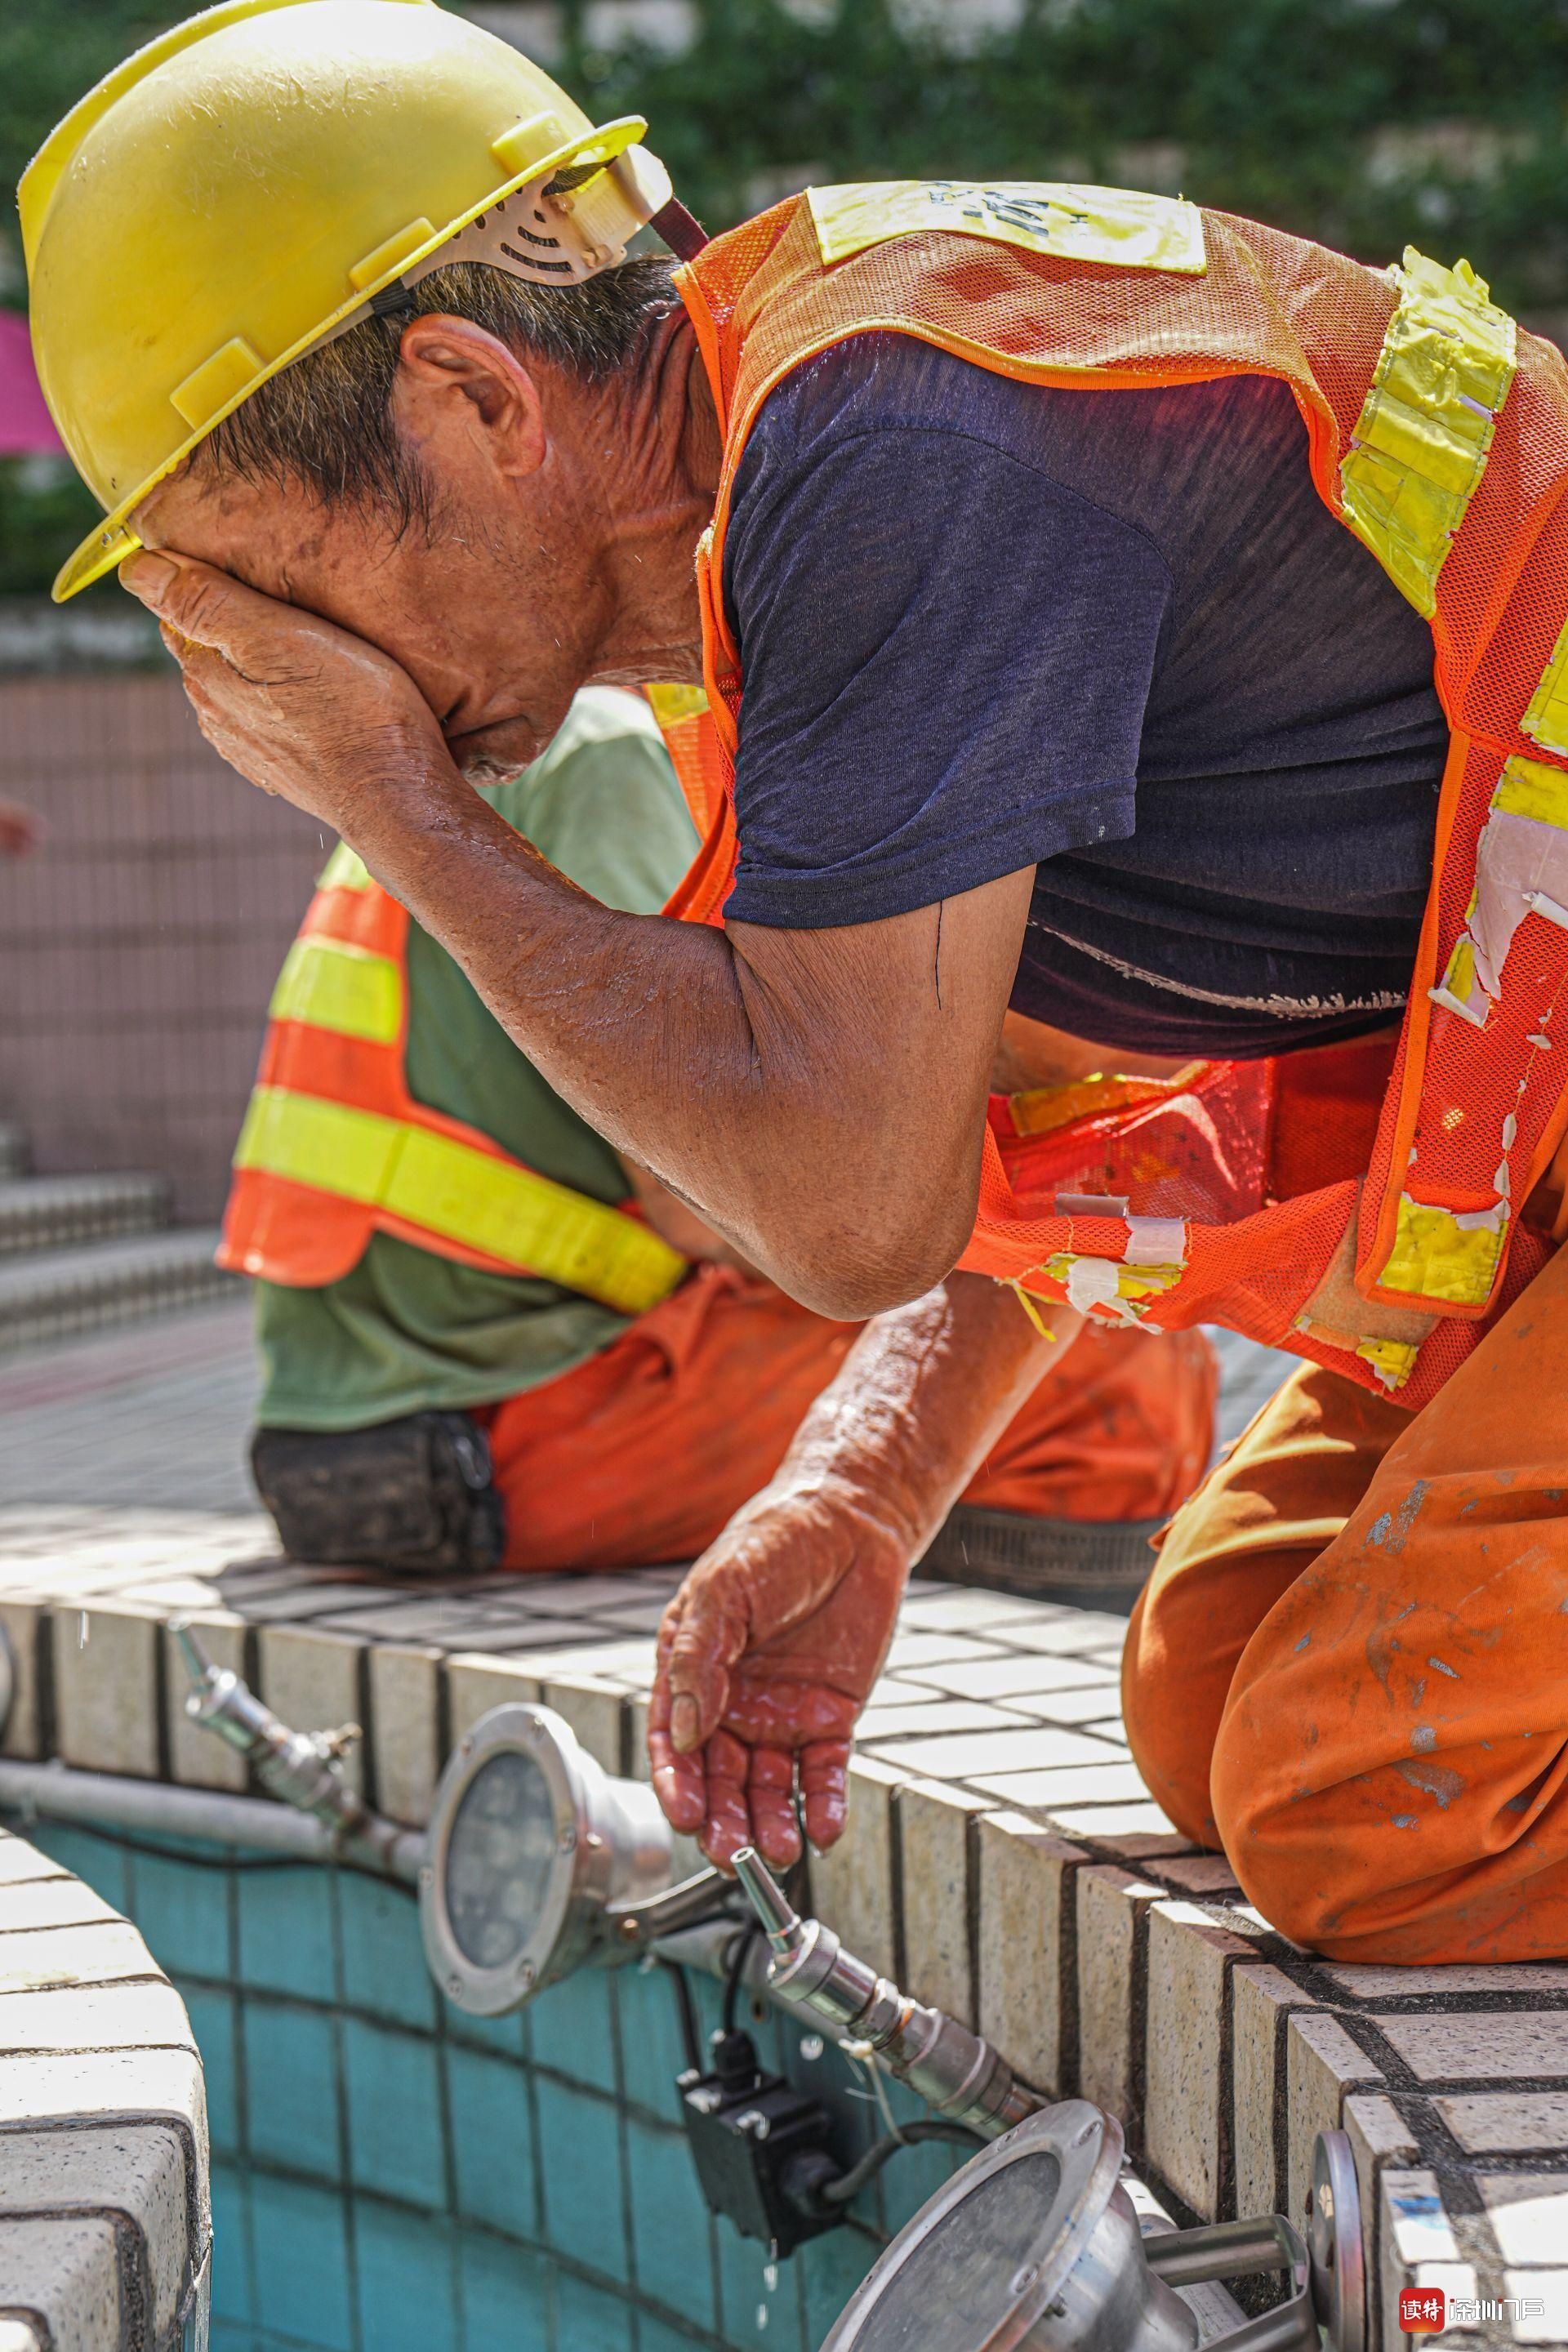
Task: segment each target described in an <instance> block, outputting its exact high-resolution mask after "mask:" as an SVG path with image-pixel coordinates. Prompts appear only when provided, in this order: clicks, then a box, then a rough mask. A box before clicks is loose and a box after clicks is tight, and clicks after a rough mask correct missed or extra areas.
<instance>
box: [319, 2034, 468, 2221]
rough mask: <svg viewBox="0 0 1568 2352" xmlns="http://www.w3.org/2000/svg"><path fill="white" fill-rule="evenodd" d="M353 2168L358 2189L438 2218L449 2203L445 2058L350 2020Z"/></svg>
mask: <svg viewBox="0 0 1568 2352" xmlns="http://www.w3.org/2000/svg"><path fill="white" fill-rule="evenodd" d="M342 2037H343V2071H344V2074H345V2077H346V2081H347V2085H348V2103H349V2165H350V2168H351V2170H352V2172H353V2179H354V2184H355V2186H356V2188H360V2189H375V2190H379V2191H380V2193H381V2195H382V2196H384V2197H396V2198H401V2199H404V2200H405V2201H406V2202H407V2203H409V2204H410V2205H423V2206H425V2207H426V2209H427V2210H432V2211H438V2210H445V2208H446V2203H447V2163H446V2156H445V2152H444V2151H445V2145H446V2143H445V2135H444V2133H443V2130H442V2123H441V2086H440V2063H439V2053H438V2052H437V2046H436V2044H435V2042H426V2041H423V2040H421V2039H419V2038H418V2037H416V2035H414V2034H412V2033H397V2032H391V2031H389V2030H388V2029H387V2028H386V2027H385V2026H381V2025H369V2024H367V2023H366V2022H365V2021H364V2020H363V2018H357V2017H347V2018H344V2020H343V2021H342Z"/></svg>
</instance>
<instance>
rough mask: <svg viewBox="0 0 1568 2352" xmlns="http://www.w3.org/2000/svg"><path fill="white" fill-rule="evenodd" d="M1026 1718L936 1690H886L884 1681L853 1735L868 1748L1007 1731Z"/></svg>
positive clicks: (894, 1687)
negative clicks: (898, 1741) (964, 1733)
mask: <svg viewBox="0 0 1568 2352" xmlns="http://www.w3.org/2000/svg"><path fill="white" fill-rule="evenodd" d="M1028 1720H1029V1717H1026V1716H1022V1715H1019V1714H1018V1713H1017V1712H1016V1709H1009V1708H1006V1707H1001V1706H986V1705H985V1704H984V1702H983V1701H981V1700H978V1699H963V1698H942V1697H941V1696H938V1695H936V1694H935V1693H931V1694H930V1695H928V1696H925V1697H924V1698H921V1697H920V1696H918V1695H917V1694H916V1693H915V1692H914V1691H909V1690H906V1691H900V1690H899V1688H898V1686H897V1685H893V1686H892V1688H891V1690H889V1685H888V1684H887V1683H886V1682H883V1683H882V1684H880V1685H879V1686H878V1689H877V1690H876V1691H875V1692H873V1694H872V1696H871V1704H870V1706H868V1708H867V1709H866V1711H865V1713H864V1715H862V1716H861V1717H860V1720H859V1722H858V1724H857V1725H856V1727H855V1738H856V1744H857V1745H858V1747H862V1748H871V1747H875V1746H876V1745H877V1744H878V1743H879V1741H885V1740H889V1739H929V1738H934V1737H935V1736H937V1735H938V1734H939V1733H942V1732H954V1731H1010V1730H1013V1729H1015V1728H1016V1727H1017V1726H1018V1725H1020V1724H1024V1723H1026V1722H1028Z"/></svg>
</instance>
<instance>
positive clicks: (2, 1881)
mask: <svg viewBox="0 0 1568 2352" xmlns="http://www.w3.org/2000/svg"><path fill="white" fill-rule="evenodd" d="M68 1875H69V1873H68V1871H67V1869H66V1867H65V1864H63V1863H60V1862H57V1861H55V1859H54V1858H53V1856H52V1855H50V1854H47V1853H43V1852H41V1851H40V1849H39V1848H38V1847H37V1846H36V1845H30V1844H29V1843H27V1840H26V1838H19V1837H16V1836H14V1835H13V1834H12V1832H10V1831H9V1830H0V1886H24V1885H27V1883H28V1882H29V1881H31V1880H34V1879H39V1878H65V1877H68ZM4 1920H5V1896H4V1895H0V1926H3V1925H4Z"/></svg>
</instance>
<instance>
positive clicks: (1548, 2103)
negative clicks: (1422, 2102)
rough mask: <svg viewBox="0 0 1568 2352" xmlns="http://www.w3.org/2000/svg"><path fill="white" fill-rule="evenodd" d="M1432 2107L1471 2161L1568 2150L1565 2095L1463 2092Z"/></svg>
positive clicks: (1566, 2095)
mask: <svg viewBox="0 0 1568 2352" xmlns="http://www.w3.org/2000/svg"><path fill="white" fill-rule="evenodd" d="M1432 2104H1433V2105H1434V2106H1435V2107H1436V2110H1437V2112H1438V2114H1439V2115H1440V2116H1442V2118H1443V2121H1444V2122H1445V2123H1446V2124H1447V2126H1448V2129H1449V2130H1450V2131H1451V2132H1452V2133H1453V2135H1454V2137H1455V2138H1456V2139H1457V2140H1458V2143H1459V2146H1460V2147H1462V2148H1465V2149H1467V2150H1468V2152H1469V2153H1470V2154H1471V2155H1473V2156H1535V2155H1542V2156H1546V2155H1554V2154H1556V2153H1557V2152H1558V2151H1559V2150H1560V2149H1562V2148H1565V2147H1568V2091H1468V2092H1463V2093H1459V2094H1456V2095H1452V2096H1450V2097H1447V2098H1440V2099H1435V2100H1434V2101H1433V2103H1432Z"/></svg>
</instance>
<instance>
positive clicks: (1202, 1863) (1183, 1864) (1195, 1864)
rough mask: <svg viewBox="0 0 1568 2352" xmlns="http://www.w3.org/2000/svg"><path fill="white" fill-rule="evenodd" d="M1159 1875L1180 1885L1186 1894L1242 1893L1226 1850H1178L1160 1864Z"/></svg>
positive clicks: (1171, 1882)
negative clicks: (1188, 1851)
mask: <svg viewBox="0 0 1568 2352" xmlns="http://www.w3.org/2000/svg"><path fill="white" fill-rule="evenodd" d="M1160 1875H1161V1877H1162V1878H1163V1879H1165V1880H1166V1881H1168V1882H1169V1884H1171V1885H1174V1886H1179V1887H1180V1888H1181V1890H1182V1892H1183V1894H1184V1895H1193V1896H1194V1897H1197V1896H1211V1897H1212V1896H1215V1895H1218V1896H1226V1895H1237V1896H1238V1895H1240V1892H1241V1890H1240V1888H1239V1887H1238V1886H1237V1883H1236V1873H1235V1872H1234V1871H1233V1870H1232V1868H1231V1866H1230V1864H1229V1863H1228V1862H1226V1858H1225V1856H1224V1854H1223V1853H1194V1854H1175V1855H1173V1856H1172V1858H1171V1860H1170V1861H1169V1862H1163V1863H1162V1864H1161V1865H1160Z"/></svg>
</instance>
